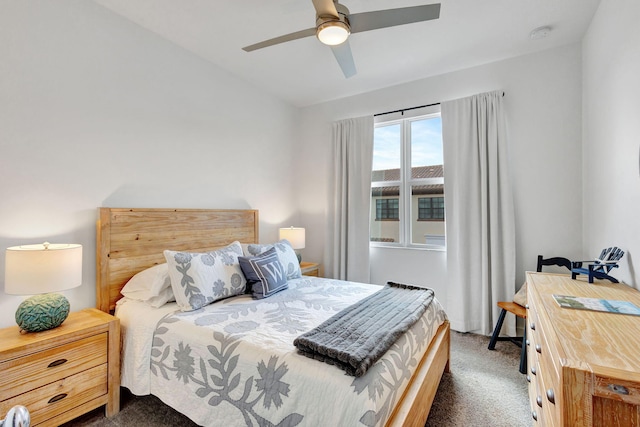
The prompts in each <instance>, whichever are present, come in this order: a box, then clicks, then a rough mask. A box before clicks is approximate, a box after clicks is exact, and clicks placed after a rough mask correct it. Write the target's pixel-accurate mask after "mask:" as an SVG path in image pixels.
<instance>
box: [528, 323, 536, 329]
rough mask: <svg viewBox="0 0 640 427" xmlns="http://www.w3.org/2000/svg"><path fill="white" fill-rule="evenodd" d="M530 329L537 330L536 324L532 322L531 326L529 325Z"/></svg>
mask: <svg viewBox="0 0 640 427" xmlns="http://www.w3.org/2000/svg"><path fill="white" fill-rule="evenodd" d="M529 327H530V328H531V330H532V331H535V330H536V324H535V323H533V322H531V324H530V325H529Z"/></svg>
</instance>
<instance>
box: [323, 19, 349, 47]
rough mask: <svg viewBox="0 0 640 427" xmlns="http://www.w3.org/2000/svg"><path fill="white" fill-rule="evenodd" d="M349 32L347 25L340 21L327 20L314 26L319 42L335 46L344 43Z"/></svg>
mask: <svg viewBox="0 0 640 427" xmlns="http://www.w3.org/2000/svg"><path fill="white" fill-rule="evenodd" d="M349 34H351V29H350V28H349V25H348V24H346V23H345V22H342V21H327V22H323V23H322V24H320V25H318V27H317V28H316V36H317V37H318V40H320V42H322V43H324V44H326V45H329V46H336V45H339V44H341V43H344V42H345V41H346V40H347V38H348V37H349Z"/></svg>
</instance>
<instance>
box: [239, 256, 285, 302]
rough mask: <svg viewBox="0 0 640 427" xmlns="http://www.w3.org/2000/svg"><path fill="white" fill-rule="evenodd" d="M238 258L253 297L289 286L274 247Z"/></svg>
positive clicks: (269, 294) (263, 295) (266, 294)
mask: <svg viewBox="0 0 640 427" xmlns="http://www.w3.org/2000/svg"><path fill="white" fill-rule="evenodd" d="M238 260H239V261H240V268H242V272H243V273H244V276H245V278H246V279H247V287H248V288H251V294H252V295H253V297H254V298H256V299H262V298H267V297H270V296H271V295H273V294H275V293H276V292H280V291H281V290H283V289H287V287H288V286H289V285H288V283H287V277H286V275H285V271H284V267H283V265H282V263H281V262H280V259H279V258H278V254H277V253H276V249H275V248H271V249H269V250H268V251H266V252H263V253H262V254H260V255H258V256H255V257H240V258H238Z"/></svg>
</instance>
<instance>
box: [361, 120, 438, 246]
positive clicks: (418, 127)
mask: <svg viewBox="0 0 640 427" xmlns="http://www.w3.org/2000/svg"><path fill="white" fill-rule="evenodd" d="M373 144H374V145H373V147H374V148H373V170H372V173H371V181H372V183H371V221H370V224H371V229H370V240H371V242H375V243H374V244H375V245H381V246H401V247H423V248H426V247H435V248H442V247H444V233H445V216H444V214H445V212H444V197H445V194H444V174H443V160H442V121H441V118H440V112H439V110H436V111H433V110H432V111H429V112H427V113H424V111H423V113H422V115H420V116H415V117H407V118H400V119H390V120H386V121H384V122H378V123H376V125H375V129H374V143H373Z"/></svg>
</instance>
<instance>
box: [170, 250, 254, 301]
mask: <svg viewBox="0 0 640 427" xmlns="http://www.w3.org/2000/svg"><path fill="white" fill-rule="evenodd" d="M240 256H242V247H241V246H240V243H239V242H233V243H232V244H230V245H229V246H227V247H225V248H222V249H218V250H217V251H212V252H205V253H193V252H177V251H170V250H166V251H164V257H165V259H166V260H167V264H168V266H169V277H170V278H171V288H172V289H173V294H174V296H175V298H176V302H177V303H178V306H179V307H180V309H181V310H182V311H192V310H197V309H199V308H202V307H204V306H205V305H208V304H211V303H212V302H214V301H218V300H220V299H223V298H228V297H231V296H234V295H240V294H243V293H244V291H245V288H246V286H247V279H245V277H244V275H243V274H242V269H241V268H240V263H239V261H238V257H240Z"/></svg>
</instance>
